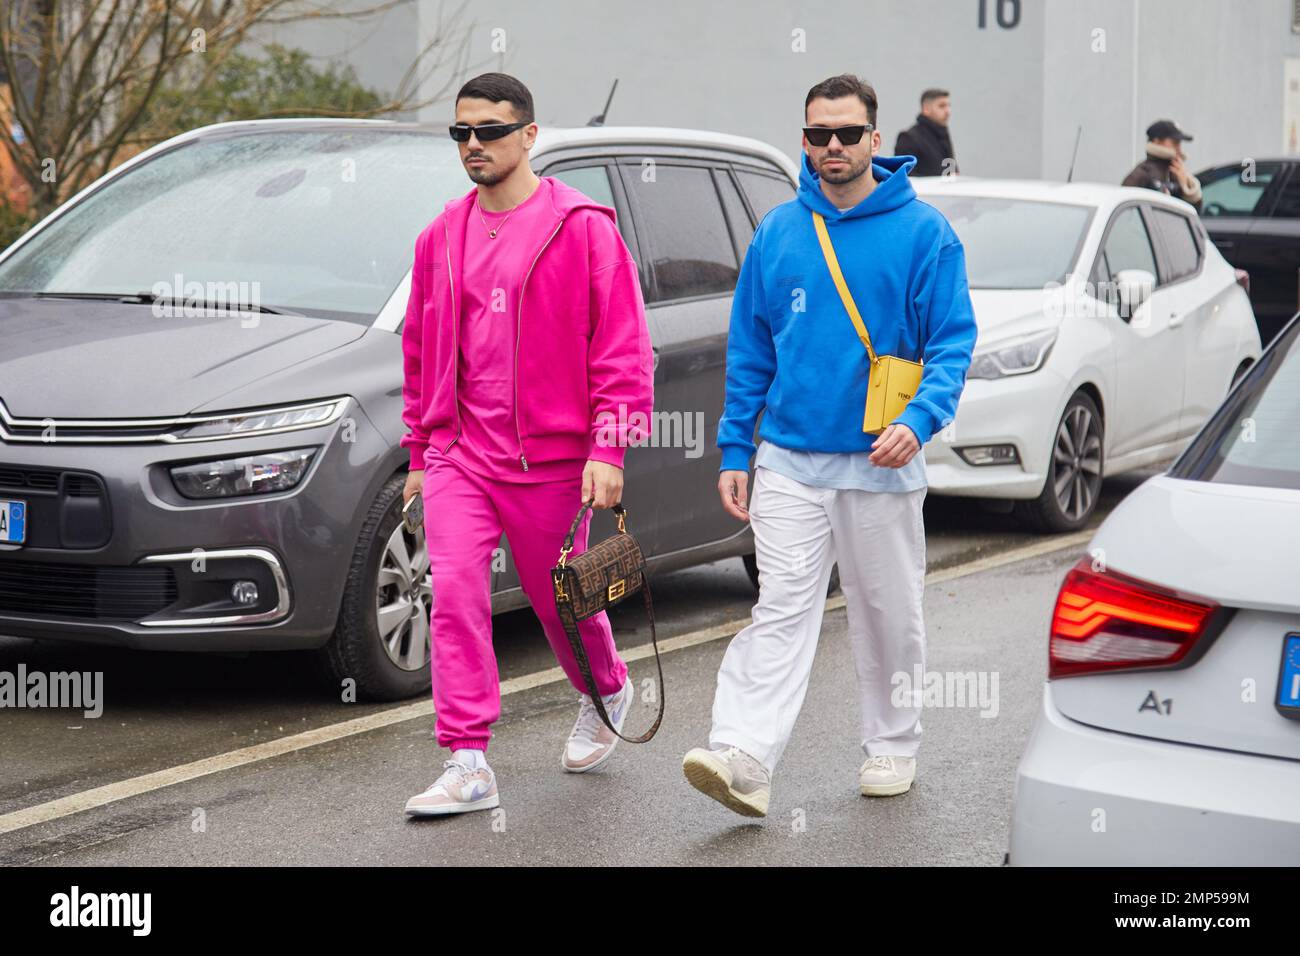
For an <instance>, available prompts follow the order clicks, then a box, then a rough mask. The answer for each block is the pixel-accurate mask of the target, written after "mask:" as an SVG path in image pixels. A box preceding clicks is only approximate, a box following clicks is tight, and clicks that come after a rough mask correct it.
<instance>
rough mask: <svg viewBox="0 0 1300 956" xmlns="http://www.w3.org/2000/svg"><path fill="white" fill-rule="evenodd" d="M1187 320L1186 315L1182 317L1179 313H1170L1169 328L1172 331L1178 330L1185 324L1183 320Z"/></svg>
mask: <svg viewBox="0 0 1300 956" xmlns="http://www.w3.org/2000/svg"><path fill="white" fill-rule="evenodd" d="M1185 318H1187V316H1185V315H1181V314H1179V313H1177V312H1170V313H1169V327H1170V328H1171V329H1176V328H1178V326H1180V325H1182V324H1183V320H1184V319H1185Z"/></svg>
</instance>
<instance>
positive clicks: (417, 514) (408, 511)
mask: <svg viewBox="0 0 1300 956" xmlns="http://www.w3.org/2000/svg"><path fill="white" fill-rule="evenodd" d="M402 524H403V525H405V526H406V530H407V531H409V532H410V533H411V534H416V533H417V532H419V531H420V530H421V529H423V528H424V495H423V494H420V493H416V494H413V495H411V497H410V500H409V501H407V502H406V504H405V505H403V506H402Z"/></svg>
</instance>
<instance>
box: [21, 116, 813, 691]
mask: <svg viewBox="0 0 1300 956" xmlns="http://www.w3.org/2000/svg"><path fill="white" fill-rule="evenodd" d="M532 162H533V166H534V168H535V169H536V171H537V172H538V173H539V174H542V175H551V176H555V177H557V178H559V179H562V180H564V181H565V182H568V183H570V184H571V185H573V186H576V187H577V188H578V189H580V190H582V191H583V192H585V193H587V194H588V195H589V196H591V197H592V198H594V199H596V200H598V201H600V202H603V203H606V204H608V205H610V206H612V207H613V208H614V209H615V210H616V211H617V213H618V220H619V225H620V228H621V230H622V233H623V237H624V238H625V240H626V241H627V244H628V246H629V247H630V248H631V250H632V253H633V255H634V256H635V257H636V261H637V263H638V265H639V268H640V273H641V281H642V288H643V291H644V294H645V300H646V304H647V315H648V320H649V325H650V332H651V337H652V339H653V342H654V347H655V369H656V372H655V414H656V420H655V422H654V428H653V437H652V440H651V442H650V443H649V444H648V445H646V446H645V447H640V448H636V449H633V450H632V451H630V452H629V454H628V456H627V475H626V480H625V491H624V499H623V500H624V503H625V504H626V505H627V508H628V510H629V514H630V520H631V527H632V529H633V530H634V531H635V533H636V534H637V537H638V539H639V540H640V541H641V543H642V545H643V547H644V549H645V551H646V554H647V559H648V561H649V564H650V568H651V570H652V571H666V570H672V569H676V568H682V567H687V566H690V565H693V564H698V563H701V562H706V561H712V560H716V559H718V558H722V557H727V556H732V555H739V556H745V557H747V558H748V560H747V561H746V565H747V567H748V569H749V571H750V574H751V577H754V576H755V574H756V571H755V570H754V565H753V561H752V556H751V555H752V551H753V540H752V536H751V534H750V531H749V528H748V526H747V525H740V524H738V523H737V522H736V521H735V520H734V519H733V518H730V517H729V516H728V515H726V514H725V512H724V511H723V510H722V508H721V506H720V505H719V502H718V496H717V491H716V485H717V473H718V468H719V464H720V461H719V453H718V450H717V448H716V446H715V444H714V442H715V439H716V435H717V424H718V418H719V416H720V414H721V410H722V402H723V390H724V380H725V351H726V337H727V325H728V318H729V312H730V305H731V295H732V291H733V288H734V286H735V282H736V277H737V275H738V272H739V264H740V262H741V260H742V259H743V256H744V252H745V249H746V247H747V246H748V244H749V240H750V237H751V236H752V234H753V231H754V227H755V224H756V223H757V222H758V221H759V220H760V219H761V218H762V217H763V215H764V214H765V213H766V212H767V210H768V209H770V208H771V207H772V206H774V205H776V204H777V203H780V202H784V201H786V200H788V199H791V198H793V196H794V188H795V187H794V183H795V177H796V175H797V167H796V166H795V165H794V164H793V162H792V161H791V160H790V159H789V158H788V157H786V156H785V155H784V154H782V153H781V152H779V151H778V150H776V149H774V148H773V147H771V146H768V145H766V144H764V143H760V142H757V141H755V140H750V139H744V138H741V137H735V136H729V135H724V134H718V133H707V132H697V131H690V130H676V129H658V128H615V127H606V128H585V129H568V130H543V131H542V132H541V134H540V135H539V137H538V140H537V145H536V147H535V148H534V150H533V153H532ZM469 188H470V183H469V181H468V178H467V177H466V176H465V174H464V170H463V169H462V167H461V165H460V162H459V159H458V155H457V151H456V148H455V144H454V143H453V142H452V141H451V140H450V139H449V138H448V136H447V133H446V130H445V128H429V127H427V126H420V125H414V124H403V123H392V122H385V121H373V120H372V121H365V120H316V119H312V120H302V119H294V120H258V121H252V122H239V123H226V124H219V125H216V126H210V127H205V128H203V129H199V130H194V131H192V132H189V133H186V134H183V135H181V136H179V137H176V138H174V139H171V140H168V141H167V142H165V143H162V144H159V145H158V146H156V147H154V148H152V149H150V150H148V151H146V152H145V153H142V154H141V155H139V156H137V157H135V158H134V159H132V160H130V161H129V162H127V163H124V164H123V165H122V166H120V167H118V168H117V169H116V170H114V171H113V172H112V173H110V174H108V175H107V176H105V177H103V178H102V179H101V180H99V181H97V182H96V183H94V184H93V185H91V186H90V187H88V188H87V189H85V190H84V191H82V192H81V193H79V194H78V195H77V196H75V197H73V198H72V199H71V200H69V201H68V202H67V203H65V204H64V205H63V206H61V207H60V208H59V209H58V210H56V211H55V212H54V213H52V214H51V215H50V216H49V217H47V218H46V219H45V220H44V221H42V222H41V223H40V224H39V225H37V226H36V227H35V228H33V229H32V230H31V231H30V232H29V233H28V234H26V235H25V236H23V237H22V239H20V240H19V241H18V242H17V243H15V244H14V245H13V246H11V247H10V248H9V249H7V250H5V251H4V252H3V253H2V254H0V340H2V341H3V343H4V344H3V347H2V348H0V634H5V635H13V636H22V637H35V638H46V639H61V640H70V641H87V642H100V643H108V644H116V645H122V646H128V647H134V648H142V649H149V648H156V649H167V650H195V651H254V650H285V649H315V650H317V651H318V652H319V654H320V656H321V659H322V662H323V663H325V664H326V665H327V666H328V668H329V669H330V671H331V672H332V673H333V676H334V677H336V678H339V679H342V678H345V677H346V678H352V679H354V680H356V681H357V686H358V690H359V692H360V693H361V695H363V696H364V697H367V698H370V699H398V698H402V697H407V696H412V695H415V694H418V693H421V692H422V691H424V690H425V689H426V688H427V687H428V683H429V671H428V666H427V663H428V657H429V632H428V630H429V599H430V585H429V578H428V562H427V556H425V555H424V547H423V544H424V543H423V535H422V534H421V535H417V536H411V535H410V534H408V533H407V532H406V531H404V530H403V528H402V525H401V523H400V520H399V517H400V503H401V502H400V498H401V495H400V492H401V487H402V483H403V481H404V478H405V471H406V467H407V455H406V452H405V449H402V448H400V447H399V445H398V439H399V438H400V437H401V434H402V432H403V425H402V421H401V385H402V381H401V378H402V373H401V369H402V357H401V322H402V319H403V316H404V314H405V307H406V301H407V297H408V294H409V288H410V268H411V261H412V252H413V247H414V241H415V237H416V235H417V234H418V233H419V232H420V230H421V229H422V228H423V227H424V226H425V225H426V224H427V223H428V222H429V221H430V220H432V219H433V218H434V217H435V216H436V215H437V214H438V213H439V212H440V211H441V209H442V206H443V203H444V202H446V200H447V199H449V198H452V197H454V196H457V195H461V194H463V193H464V192H466V191H468V189H469ZM612 530H613V527H612V520H611V518H610V516H609V514H608V513H607V512H602V513H600V514H598V515H597V518H596V522H595V524H594V526H593V529H592V535H593V539H599V538H601V537H604V536H606V535H608V534H609V533H611V532H612ZM502 548H503V549H505V550H504V552H503V554H508V542H506V541H505V540H504V539H503V541H502ZM494 567H499V568H500V570H494V579H493V583H492V588H493V609H494V610H496V611H501V610H507V609H512V608H517V607H521V606H524V605H525V604H526V603H527V599H526V598H525V597H524V595H523V592H522V589H521V588H520V587H519V584H518V580H517V577H516V575H515V572H514V569H513V563H512V562H510V561H509V560H508V558H507V559H506V560H504V561H502V562H497V563H494Z"/></svg>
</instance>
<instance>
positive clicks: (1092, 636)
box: [1047, 557, 1219, 680]
mask: <svg viewBox="0 0 1300 956" xmlns="http://www.w3.org/2000/svg"><path fill="white" fill-rule="evenodd" d="M1218 609H1219V605H1218V604H1215V603H1214V602H1212V601H1198V600H1194V599H1191V598H1189V597H1187V596H1186V595H1181V594H1177V593H1175V592H1174V591H1171V590H1169V589H1168V588H1163V587H1160V586H1159V585H1156V584H1149V583H1147V582H1145V581H1139V580H1137V579H1136V578H1130V577H1128V576H1126V575H1123V574H1119V573H1118V572H1115V571H1094V570H1093V569H1092V559H1091V558H1089V557H1085V558H1083V559H1082V560H1080V561H1079V563H1078V564H1076V565H1075V566H1074V567H1073V568H1071V569H1070V572H1069V574H1067V575H1066V576H1065V581H1064V583H1063V584H1062V585H1061V592H1060V594H1058V595H1057V597H1056V609H1055V610H1054V611H1053V612H1052V637H1051V643H1050V645H1049V648H1048V665H1047V677H1048V679H1049V680H1053V679H1055V678H1058V677H1072V676H1074V675H1076V674H1089V673H1095V672H1098V671H1112V670H1119V669H1123V668H1135V667H1169V666H1171V665H1173V664H1176V663H1178V662H1179V661H1181V660H1182V659H1183V658H1185V657H1186V656H1187V653H1188V652H1189V651H1190V650H1191V649H1192V647H1193V646H1195V644H1196V642H1197V641H1198V640H1199V639H1200V638H1201V637H1202V635H1204V634H1205V631H1206V629H1207V627H1208V625H1209V622H1210V619H1211V618H1212V616H1213V615H1214V612H1215V611H1217V610H1218Z"/></svg>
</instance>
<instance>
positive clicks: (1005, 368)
mask: <svg viewBox="0 0 1300 956" xmlns="http://www.w3.org/2000/svg"><path fill="white" fill-rule="evenodd" d="M1055 341H1056V329H1048V330H1047V331H1046V332H1036V333H1034V334H1033V335H1028V336H1025V337H1024V338H1022V339H1016V340H1014V341H1012V342H1006V343H1001V344H999V345H995V346H993V347H992V348H989V349H985V350H983V351H980V352H976V353H975V354H974V356H972V357H971V363H970V371H969V372H967V373H966V377H967V378H1002V377H1004V376H1007V375H1025V374H1027V373H1029V372H1034V371H1037V370H1038V369H1040V368H1042V365H1043V363H1044V362H1045V361H1047V355H1048V353H1049V352H1051V350H1052V344H1053V343H1054V342H1055Z"/></svg>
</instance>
